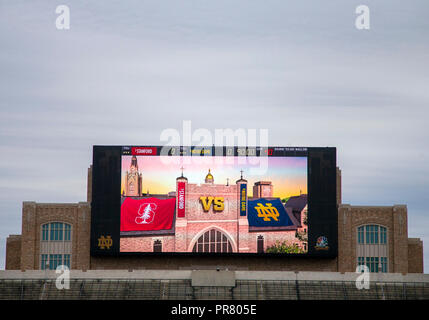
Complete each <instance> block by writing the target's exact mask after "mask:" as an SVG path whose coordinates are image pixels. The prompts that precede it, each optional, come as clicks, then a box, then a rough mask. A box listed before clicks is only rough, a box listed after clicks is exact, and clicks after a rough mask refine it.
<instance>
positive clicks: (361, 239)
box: [356, 224, 388, 272]
mask: <svg viewBox="0 0 429 320" xmlns="http://www.w3.org/2000/svg"><path fill="white" fill-rule="evenodd" d="M356 256H357V265H358V266H360V265H366V266H367V267H368V269H369V271H370V272H388V264H387V256H388V247H387V228H386V227H383V226H380V225H376V224H368V225H364V226H359V227H357V252H356Z"/></svg>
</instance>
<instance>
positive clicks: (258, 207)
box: [247, 198, 293, 227]
mask: <svg viewBox="0 0 429 320" xmlns="http://www.w3.org/2000/svg"><path fill="white" fill-rule="evenodd" d="M247 204H248V208H247V219H248V221H249V226H251V227H286V226H291V225H293V223H292V221H291V220H290V218H289V216H288V214H287V213H286V209H285V207H284V206H283V204H282V202H281V201H280V199H270V200H267V199H265V198H259V199H256V200H249V201H248V203H247Z"/></svg>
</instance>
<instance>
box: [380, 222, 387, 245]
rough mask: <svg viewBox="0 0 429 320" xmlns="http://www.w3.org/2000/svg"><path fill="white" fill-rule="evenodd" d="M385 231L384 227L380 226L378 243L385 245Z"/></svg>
mask: <svg viewBox="0 0 429 320" xmlns="http://www.w3.org/2000/svg"><path fill="white" fill-rule="evenodd" d="M386 230H387V229H386V228H385V227H381V226H380V243H381V244H386V243H387V231H386Z"/></svg>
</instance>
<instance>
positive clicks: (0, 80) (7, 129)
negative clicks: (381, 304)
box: [0, 0, 429, 272]
mask: <svg viewBox="0 0 429 320" xmlns="http://www.w3.org/2000/svg"><path fill="white" fill-rule="evenodd" d="M60 4H67V5H68V6H69V7H70V11H71V12H70V13H71V24H70V30H57V29H56V27H55V19H56V17H57V14H56V13H55V8H56V6H57V5H60ZM360 4H367V5H368V6H369V8H370V14H371V15H370V30H357V29H356V28H355V18H356V16H357V15H356V13H355V9H356V7H357V6H358V5H360ZM428 17H429V2H428V1H427V0H422V1H415V0H412V1H407V2H404V1H393V0H383V1H381V0H378V1H375V0H372V1H366V3H365V2H362V1H345V0H338V1H332V0H330V1H319V0H312V1H289V2H287V1H284V0H278V1H271V0H263V1H262V0H233V1H231V0H216V1H208V0H192V1H191V0H177V1H167V0H162V1H159V0H151V1H141V0H139V1H77V0H73V1H65V0H61V1H60V0H57V1H46V0H45V1H34V0H32V1H30V0H28V1H21V0H7V1H6V0H0V191H1V192H0V269H3V268H4V262H5V261H4V260H5V241H6V237H7V236H8V235H9V234H20V233H21V214H22V212H21V211H22V210H21V209H22V201H38V202H78V201H85V200H86V174H87V168H88V166H89V165H90V163H91V159H92V145H94V144H107V145H110V144H118V145H121V144H125V145H132V144H136V145H143V144H149V145H150V144H160V134H161V132H162V130H164V129H167V128H176V129H178V130H181V128H182V121H183V120H191V121H192V127H193V129H197V128H207V129H209V130H210V131H212V132H214V129H216V128H231V129H238V128H245V129H268V130H269V144H270V145H287V146H335V147H337V152H338V165H339V166H340V168H341V170H342V173H343V175H342V177H343V179H342V181H343V202H344V203H349V204H353V205H393V204H406V205H407V206H408V236H409V237H420V238H421V239H423V240H424V247H425V271H426V272H429V215H428V204H427V202H428V201H429V164H428V163H429V128H428V126H429V124H428V121H429V41H428V39H429V19H428Z"/></svg>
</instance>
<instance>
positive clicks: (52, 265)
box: [49, 254, 63, 270]
mask: <svg viewBox="0 0 429 320" xmlns="http://www.w3.org/2000/svg"><path fill="white" fill-rule="evenodd" d="M62 264H63V261H62V255H61V254H50V255H49V270H55V269H56V268H57V267H58V266H60V265H62Z"/></svg>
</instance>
